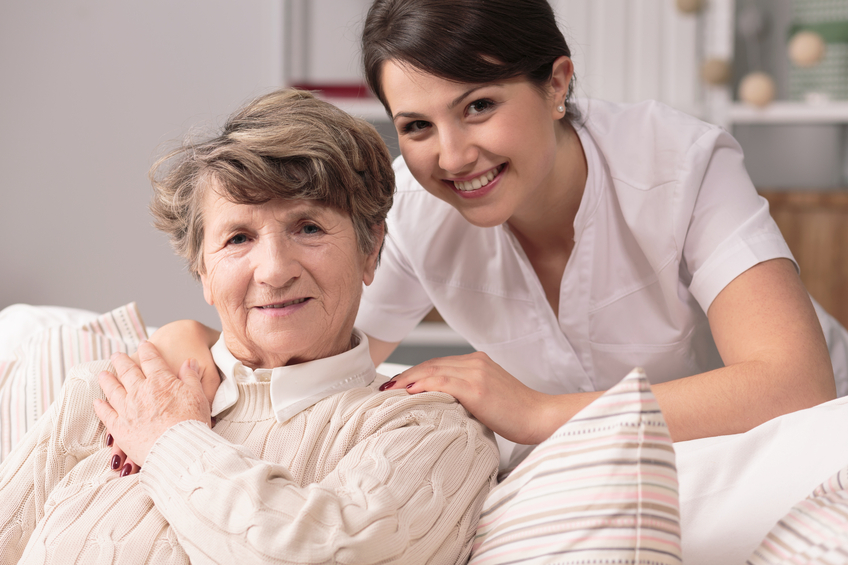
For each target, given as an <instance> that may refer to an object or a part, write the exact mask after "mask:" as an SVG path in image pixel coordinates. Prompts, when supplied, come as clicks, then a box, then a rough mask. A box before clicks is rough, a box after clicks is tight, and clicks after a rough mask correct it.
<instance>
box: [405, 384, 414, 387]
mask: <svg viewBox="0 0 848 565" xmlns="http://www.w3.org/2000/svg"><path fill="white" fill-rule="evenodd" d="M414 384H415V383H409V384H408V385H406V388H412V386H413V385H414Z"/></svg>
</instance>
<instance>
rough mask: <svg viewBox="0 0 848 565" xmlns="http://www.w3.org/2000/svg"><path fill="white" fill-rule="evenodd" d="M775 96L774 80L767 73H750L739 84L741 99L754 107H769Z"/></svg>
mask: <svg viewBox="0 0 848 565" xmlns="http://www.w3.org/2000/svg"><path fill="white" fill-rule="evenodd" d="M774 94H775V86H774V80H772V78H771V77H770V76H769V75H768V74H767V73H763V72H753V73H748V74H747V75H745V77H744V78H743V79H742V82H740V83H739V98H740V99H741V100H742V101H743V102H747V103H748V104H753V105H754V106H759V107H763V106H767V105H768V104H769V103H770V102H771V101H772V100H774Z"/></svg>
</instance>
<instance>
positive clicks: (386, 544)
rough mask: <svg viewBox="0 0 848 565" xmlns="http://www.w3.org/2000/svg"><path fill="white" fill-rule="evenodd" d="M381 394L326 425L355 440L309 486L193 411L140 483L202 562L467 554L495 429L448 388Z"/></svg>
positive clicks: (332, 438)
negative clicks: (354, 414)
mask: <svg viewBox="0 0 848 565" xmlns="http://www.w3.org/2000/svg"><path fill="white" fill-rule="evenodd" d="M377 398H379V399H381V400H379V401H378V404H377V405H376V406H371V407H367V406H366V407H364V408H363V409H362V410H361V412H362V413H363V415H362V416H361V417H359V418H355V419H353V424H350V425H345V426H341V427H339V428H337V429H336V430H333V431H328V432H327V433H326V434H325V439H324V440H323V441H324V442H334V443H338V442H341V443H346V444H349V448H348V447H345V448H344V449H343V450H342V452H343V453H342V455H341V456H340V458H339V460H338V462H337V463H336V462H329V463H330V466H331V467H332V468H333V470H332V471H331V472H329V473H328V474H327V475H326V476H325V477H323V478H321V479H320V480H317V481H315V482H312V483H310V484H306V485H298V484H297V483H296V482H295V481H294V480H293V478H292V475H291V474H290V472H289V470H287V469H286V468H284V467H283V466H281V465H275V464H272V463H269V462H266V461H263V460H261V459H257V458H255V457H253V456H251V455H250V454H249V453H248V452H247V450H245V449H244V448H243V447H241V446H238V445H234V444H232V443H229V442H227V441H226V440H224V439H223V438H221V437H220V436H218V435H216V434H215V433H214V432H213V431H212V430H210V429H209V428H208V427H206V426H205V425H203V424H201V423H200V422H193V421H190V422H183V423H180V424H177V425H176V426H173V427H172V428H171V429H169V430H168V431H167V432H166V433H165V434H164V435H163V436H162V437H161V438H160V439H159V440H158V441H157V443H156V444H155V445H154V447H153V449H152V450H151V452H150V454H149V456H148V458H147V460H146V461H145V463H144V465H143V469H142V471H141V474H140V480H141V483H142V485H144V487H145V488H146V489H147V492H148V494H149V495H150V496H151V498H152V499H153V501H154V504H155V506H156V508H157V509H158V510H159V511H160V512H161V513H162V514H163V515H164V517H165V518H166V519H167V520H168V522H169V523H170V524H171V526H172V527H173V529H174V531H175V532H176V534H177V536H178V538H179V540H180V543H181V545H182V547H183V549H184V550H185V551H186V552H187V553H188V555H189V557H190V558H191V562H192V563H194V564H196V565H197V564H202V563H246V562H250V563H255V562H263V563H280V564H282V563H357V564H368V563H403V564H407V565H408V564H416V563H439V564H442V563H465V561H466V560H467V558H468V555H469V552H470V548H471V542H472V541H473V536H474V532H475V528H476V524H477V518H478V516H479V513H480V508H481V507H482V503H483V499H484V498H485V496H486V495H487V494H488V492H489V489H490V488H491V486H493V484H494V480H495V474H496V472H497V465H498V455H497V448H496V446H495V444H494V440H493V437H492V435H491V432H489V431H488V430H487V429H486V428H485V427H483V426H482V425H481V424H480V423H479V422H477V421H476V420H474V419H472V418H470V417H468V415H467V413H466V412H465V411H464V409H463V408H462V407H461V406H460V405H459V404H457V403H456V401H455V400H454V399H453V398H452V397H449V396H448V395H445V394H441V393H425V394H421V395H415V396H409V395H407V394H406V393H405V391H404V392H402V393H400V395H397V396H390V395H385V396H378V397H377ZM317 452H318V450H316V453H317ZM326 464H327V462H323V463H320V465H326ZM320 465H319V466H320Z"/></svg>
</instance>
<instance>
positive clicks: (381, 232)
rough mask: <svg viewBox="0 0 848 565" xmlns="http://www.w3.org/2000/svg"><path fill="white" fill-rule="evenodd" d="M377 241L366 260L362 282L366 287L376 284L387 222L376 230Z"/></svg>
mask: <svg viewBox="0 0 848 565" xmlns="http://www.w3.org/2000/svg"><path fill="white" fill-rule="evenodd" d="M374 235H375V239H376V240H377V241H376V243H375V244H374V249H373V250H372V251H371V253H369V254H368V256H367V257H366V258H365V271H364V273H363V275H362V282H364V283H365V286H368V285H370V284H371V283H372V282H374V273H375V271H376V270H377V263H378V262H379V260H380V251H381V250H382V249H383V240H384V239H385V237H386V222H383V223H382V224H380V225H379V226H377V227H375V228H374Z"/></svg>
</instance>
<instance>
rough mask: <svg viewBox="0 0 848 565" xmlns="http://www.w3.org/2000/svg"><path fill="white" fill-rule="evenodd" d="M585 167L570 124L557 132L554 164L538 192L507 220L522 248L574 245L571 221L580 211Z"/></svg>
mask: <svg viewBox="0 0 848 565" xmlns="http://www.w3.org/2000/svg"><path fill="white" fill-rule="evenodd" d="M587 175H588V167H587V164H586V155H585V153H584V152H583V145H582V144H581V143H580V138H579V137H578V135H577V132H576V131H574V128H573V127H572V126H571V125H570V124H563V125H562V127H560V128H559V130H558V131H557V153H556V161H555V163H554V165H553V167H552V169H551V174H550V175H549V176H548V179H547V180H546V181H545V184H544V186H542V187H540V188H541V190H538V191H536V193H535V195H534V198H533V199H532V200H531V201H528V202H527V203H526V204H525V205H524V206H523V207H522V208H521V209H520V210H518V211H516V213H515V214H514V215H513V216H512V217H511V218H510V219H509V220H508V221H507V223H508V224H509V227H510V229H511V230H512V231H513V233H515V234H516V237H518V239H519V241H521V244H522V247H524V248H525V249H528V248H551V247H553V246H555V247H559V248H562V247H566V248H568V249H569V250H570V249H571V246H572V245H573V243H574V241H573V240H574V218H575V217H576V216H577V210H578V209H579V208H580V201H581V200H582V198H583V190H584V188H585V186H586V177H587Z"/></svg>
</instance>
